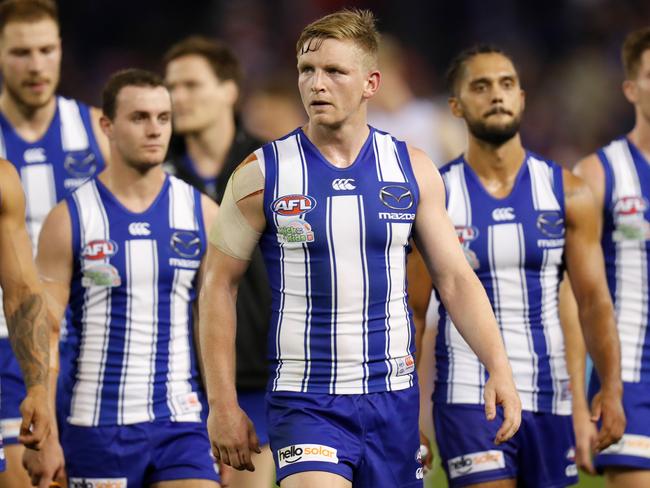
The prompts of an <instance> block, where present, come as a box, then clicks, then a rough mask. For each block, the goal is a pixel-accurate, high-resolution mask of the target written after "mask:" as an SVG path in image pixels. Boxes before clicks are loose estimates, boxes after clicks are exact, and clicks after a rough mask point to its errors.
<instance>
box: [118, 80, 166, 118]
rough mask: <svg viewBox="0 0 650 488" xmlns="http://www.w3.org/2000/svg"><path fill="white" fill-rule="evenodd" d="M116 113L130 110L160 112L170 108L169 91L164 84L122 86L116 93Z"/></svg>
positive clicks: (124, 112) (127, 112)
mask: <svg viewBox="0 0 650 488" xmlns="http://www.w3.org/2000/svg"><path fill="white" fill-rule="evenodd" d="M116 101H117V109H116V113H117V114H120V113H122V114H129V113H132V112H146V113H152V114H155V113H160V112H168V111H170V110H171V101H170V98H169V91H168V90H167V89H166V88H165V87H164V86H134V85H128V86H125V87H123V88H122V89H121V90H120V92H119V93H118V94H117V100H116Z"/></svg>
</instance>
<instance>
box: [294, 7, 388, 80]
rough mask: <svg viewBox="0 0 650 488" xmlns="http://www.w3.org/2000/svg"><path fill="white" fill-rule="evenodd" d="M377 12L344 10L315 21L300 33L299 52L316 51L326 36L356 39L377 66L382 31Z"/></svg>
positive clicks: (374, 65)
mask: <svg viewBox="0 0 650 488" xmlns="http://www.w3.org/2000/svg"><path fill="white" fill-rule="evenodd" d="M376 22H377V20H376V18H375V15H374V14H373V13H372V12H371V11H370V10H361V9H357V8H354V9H343V10H339V11H338V12H334V13H333V14H329V15H326V16H325V17H321V18H320V19H318V20H316V21H314V22H312V23H311V24H309V25H308V26H307V27H305V28H304V29H303V30H302V32H301V33H300V37H299V38H298V42H297V43H296V55H298V56H300V55H301V54H304V53H306V52H308V51H317V50H318V48H319V47H320V45H321V44H322V42H323V41H324V40H325V39H337V40H339V41H347V40H349V41H354V42H355V43H356V44H357V46H359V48H361V50H362V51H363V52H364V53H365V54H366V55H367V56H368V58H369V59H370V61H371V64H373V67H376V66H377V57H378V51H379V32H378V31H377V26H376Z"/></svg>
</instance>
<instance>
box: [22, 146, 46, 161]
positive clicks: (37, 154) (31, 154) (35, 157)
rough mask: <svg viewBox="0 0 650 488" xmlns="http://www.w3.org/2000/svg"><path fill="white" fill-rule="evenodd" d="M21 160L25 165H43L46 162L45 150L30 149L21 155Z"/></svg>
mask: <svg viewBox="0 0 650 488" xmlns="http://www.w3.org/2000/svg"><path fill="white" fill-rule="evenodd" d="M23 159H24V160H25V162H26V163H44V162H45V161H47V156H45V149H44V148H42V147H32V148H29V149H27V150H26V151H25V152H24V153H23Z"/></svg>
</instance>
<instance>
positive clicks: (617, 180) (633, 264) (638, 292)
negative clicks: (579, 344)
mask: <svg viewBox="0 0 650 488" xmlns="http://www.w3.org/2000/svg"><path fill="white" fill-rule="evenodd" d="M604 151H605V155H606V156H607V159H608V160H609V162H610V165H611V168H612V171H613V172H614V191H613V192H612V198H613V200H614V203H615V202H616V201H617V200H618V199H619V198H622V197H642V196H643V195H642V193H641V185H640V183H639V175H638V174H637V171H636V167H635V166H634V160H633V158H632V155H631V154H630V151H629V148H628V146H627V143H626V141H625V140H618V141H614V142H612V143H611V144H609V145H608V146H607V147H606V148H605V149H604ZM647 259H648V257H647V256H646V250H645V241H632V240H627V241H619V242H617V243H616V297H615V301H616V322H617V324H618V330H619V335H620V337H621V366H622V368H621V369H622V371H621V373H622V377H623V381H627V382H638V381H640V379H641V355H642V352H643V343H644V338H645V332H646V326H647V325H646V323H647V314H648V303H647V301H648V276H647V269H648V266H647Z"/></svg>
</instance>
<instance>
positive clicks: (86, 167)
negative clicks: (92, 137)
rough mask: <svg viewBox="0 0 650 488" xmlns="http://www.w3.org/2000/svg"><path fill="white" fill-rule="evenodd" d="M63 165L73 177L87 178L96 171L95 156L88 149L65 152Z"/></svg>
mask: <svg viewBox="0 0 650 488" xmlns="http://www.w3.org/2000/svg"><path fill="white" fill-rule="evenodd" d="M63 167H64V168H65V169H66V171H67V172H68V173H70V175H72V176H74V177H75V178H89V177H91V176H92V175H94V174H95V172H96V171H97V158H96V157H95V155H94V154H93V153H92V152H90V151H75V152H70V153H68V154H66V156H65V160H64V162H63Z"/></svg>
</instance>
